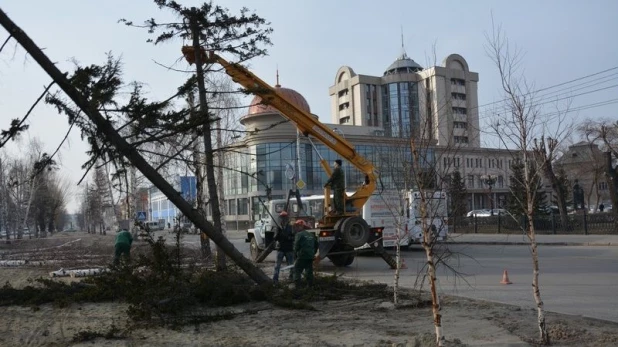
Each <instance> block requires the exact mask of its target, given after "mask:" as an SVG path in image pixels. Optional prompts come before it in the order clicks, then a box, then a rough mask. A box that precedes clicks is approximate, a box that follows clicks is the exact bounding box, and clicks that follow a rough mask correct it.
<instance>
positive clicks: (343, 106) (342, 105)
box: [339, 102, 350, 111]
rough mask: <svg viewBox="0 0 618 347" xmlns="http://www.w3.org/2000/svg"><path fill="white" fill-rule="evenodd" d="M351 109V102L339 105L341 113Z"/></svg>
mask: <svg viewBox="0 0 618 347" xmlns="http://www.w3.org/2000/svg"><path fill="white" fill-rule="evenodd" d="M348 108H350V103H349V102H344V103H343V104H341V105H339V111H342V110H345V109H348Z"/></svg>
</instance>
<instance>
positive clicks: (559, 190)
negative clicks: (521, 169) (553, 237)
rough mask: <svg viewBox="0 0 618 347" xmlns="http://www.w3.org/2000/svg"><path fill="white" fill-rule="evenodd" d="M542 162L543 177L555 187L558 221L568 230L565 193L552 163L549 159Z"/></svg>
mask: <svg viewBox="0 0 618 347" xmlns="http://www.w3.org/2000/svg"><path fill="white" fill-rule="evenodd" d="M543 164H544V167H545V177H547V178H548V179H549V182H551V184H552V186H553V187H555V188H556V195H557V196H556V198H557V200H558V201H557V203H558V210H559V211H560V223H561V224H562V229H563V230H565V231H566V230H569V229H570V228H571V226H570V225H569V217H568V214H567V202H566V200H565V198H564V196H565V195H566V194H565V191H564V187H563V186H562V184H560V182H559V180H558V177H556V174H555V173H554V169H553V167H552V163H551V162H549V160H544V163H543ZM525 165H528V164H525ZM526 177H527V176H526Z"/></svg>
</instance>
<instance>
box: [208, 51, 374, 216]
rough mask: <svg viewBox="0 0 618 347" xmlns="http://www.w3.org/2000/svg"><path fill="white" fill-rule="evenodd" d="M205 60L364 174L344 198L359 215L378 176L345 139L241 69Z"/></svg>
mask: <svg viewBox="0 0 618 347" xmlns="http://www.w3.org/2000/svg"><path fill="white" fill-rule="evenodd" d="M205 58H206V59H205V60H206V62H208V63H218V64H220V65H221V66H222V67H223V68H224V69H225V71H226V73H227V74H228V75H229V76H230V77H231V78H232V80H233V81H234V82H236V83H238V84H240V85H242V86H243V87H244V88H246V89H247V91H249V92H250V93H252V94H255V95H257V96H259V97H261V98H262V100H263V102H264V103H265V104H267V105H271V106H273V107H274V108H276V109H277V110H279V111H280V112H281V115H282V116H283V117H285V118H287V119H289V120H290V121H292V122H294V123H295V124H296V127H297V128H298V129H299V130H300V132H301V133H302V134H303V135H305V136H309V135H311V136H312V137H314V138H316V139H318V140H319V141H320V142H322V143H323V144H325V145H326V146H328V147H329V148H330V149H332V150H333V151H335V152H336V153H337V154H339V155H340V156H341V157H342V158H344V159H346V160H347V161H348V162H350V163H351V164H352V165H354V166H355V167H356V168H358V169H359V170H360V171H361V172H363V173H364V174H365V182H364V184H363V185H362V186H361V187H360V188H359V189H358V190H357V191H356V192H355V193H354V194H353V195H352V196H350V197H348V198H346V201H347V202H348V203H351V204H352V206H354V208H355V209H356V211H357V212H356V213H355V214H357V215H358V214H360V210H361V209H362V207H363V205H365V203H366V202H367V200H368V199H369V197H371V194H372V193H373V192H374V190H375V189H376V179H377V172H376V169H375V167H374V166H373V164H372V163H370V162H369V161H368V160H367V159H365V158H364V157H363V156H362V155H360V154H359V153H358V152H357V151H356V150H355V149H354V146H353V145H352V144H351V143H349V142H348V141H347V140H346V139H344V138H343V137H342V136H340V135H339V134H337V133H335V132H334V131H332V130H331V129H330V128H329V127H327V126H326V125H324V124H323V123H322V122H320V121H319V120H317V119H316V118H315V117H314V116H313V115H311V114H310V113H309V112H307V111H305V110H303V109H301V108H300V107H298V106H297V105H296V104H295V103H294V102H292V101H290V100H289V99H288V98H287V97H286V96H285V95H283V94H282V93H280V92H278V91H277V89H275V88H273V87H272V86H270V85H269V84H268V83H266V82H264V81H263V80H262V79H260V78H259V77H257V76H256V75H254V74H253V73H252V72H251V71H249V70H247V69H246V68H245V67H244V66H242V65H240V64H236V63H230V62H228V61H227V60H225V59H223V58H222V57H220V56H219V55H217V54H215V53H214V52H209V53H208V56H207V57H205ZM321 164H322V166H323V167H324V170H325V171H326V172H327V173H328V174H329V175H330V173H331V170H330V167H329V166H328V163H327V162H326V161H325V160H324V159H322V161H321ZM326 196H327V197H328V196H330V193H329V194H326Z"/></svg>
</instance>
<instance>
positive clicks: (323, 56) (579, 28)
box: [0, 0, 618, 211]
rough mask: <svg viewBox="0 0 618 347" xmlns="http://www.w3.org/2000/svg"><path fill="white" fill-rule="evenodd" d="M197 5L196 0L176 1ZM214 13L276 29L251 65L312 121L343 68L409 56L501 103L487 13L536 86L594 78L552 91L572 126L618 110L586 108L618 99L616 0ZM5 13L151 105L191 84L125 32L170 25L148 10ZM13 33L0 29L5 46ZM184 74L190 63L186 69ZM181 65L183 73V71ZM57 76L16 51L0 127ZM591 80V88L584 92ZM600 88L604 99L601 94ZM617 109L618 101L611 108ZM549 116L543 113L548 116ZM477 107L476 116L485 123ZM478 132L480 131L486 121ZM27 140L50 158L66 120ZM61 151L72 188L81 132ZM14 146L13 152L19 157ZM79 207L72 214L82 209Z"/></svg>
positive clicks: (375, 69) (378, 67)
mask: <svg viewBox="0 0 618 347" xmlns="http://www.w3.org/2000/svg"><path fill="white" fill-rule="evenodd" d="M180 2H181V3H183V4H187V5H191V4H196V5H199V4H200V3H201V2H199V1H182V0H181V1H180ZM216 3H219V4H222V5H224V6H227V7H228V8H230V10H232V12H233V13H237V11H238V9H239V8H240V7H241V6H247V7H248V8H249V9H251V10H255V12H256V13H257V14H258V15H260V16H262V17H264V18H265V19H267V20H268V21H270V22H271V26H272V27H273V29H274V33H273V35H272V41H273V44H274V45H273V46H272V47H270V48H269V55H268V56H267V57H263V58H259V59H255V60H253V61H251V63H250V68H251V69H252V71H253V72H254V73H256V74H257V75H258V76H260V77H261V78H263V79H264V80H266V81H267V82H270V83H272V84H274V82H275V71H276V68H277V66H278V68H279V74H280V82H281V84H282V86H284V87H288V88H292V89H295V90H297V91H298V92H300V93H301V94H302V95H303V96H304V97H305V98H306V99H307V101H308V102H309V105H310V107H311V110H312V112H313V113H315V114H317V115H319V116H320V119H321V120H322V121H323V122H330V119H331V117H330V114H329V107H330V106H329V105H330V100H329V96H328V87H329V86H331V85H333V83H334V79H335V73H336V71H337V69H338V68H339V67H341V66H342V65H348V66H350V67H352V68H353V69H354V70H355V71H356V73H359V74H366V75H375V76H380V75H382V73H383V72H384V70H385V69H386V67H388V65H390V64H391V63H392V62H393V61H394V60H395V59H396V58H397V57H398V55H399V54H400V52H401V28H402V27H403V34H404V44H405V49H406V51H407V53H408V56H410V57H411V58H412V59H414V60H415V61H417V62H418V63H419V64H421V65H422V66H427V65H432V64H433V58H431V55H432V53H431V52H432V46H433V45H434V43H435V45H436V53H437V60H438V62H441V61H442V59H444V58H445V57H446V56H447V55H448V54H451V53H458V54H460V55H462V56H463V57H464V58H465V59H466V60H467V62H468V64H469V67H470V69H471V70H472V71H474V72H478V73H479V77H480V82H479V104H480V105H483V104H487V103H491V102H493V101H496V100H499V99H500V94H499V84H498V75H497V72H496V68H495V66H494V65H492V62H491V60H490V59H489V58H488V56H487V54H486V53H485V49H484V45H485V44H486V39H485V33H487V32H489V31H490V30H491V12H492V11H493V15H494V18H495V21H496V22H497V23H500V24H501V25H502V27H503V29H504V30H505V32H506V34H507V35H508V37H509V39H510V40H511V41H512V42H514V43H516V44H517V45H518V47H519V48H521V49H522V50H523V51H524V52H525V56H524V58H523V61H522V67H523V68H524V69H525V73H526V76H527V78H528V80H529V81H532V82H534V83H535V85H536V86H537V87H538V88H543V87H549V86H554V85H556V84H559V83H562V82H566V81H570V80H573V79H576V78H579V77H584V76H588V75H591V74H595V73H598V72H601V71H604V70H608V69H612V68H614V69H613V70H609V71H607V72H604V73H601V74H599V75H596V78H598V79H597V80H596V82H595V81H592V80H590V79H589V80H581V81H579V82H575V83H571V84H567V85H565V86H563V87H560V88H556V89H554V91H555V93H556V96H557V97H562V96H567V95H571V96H572V95H577V94H581V93H586V94H584V95H579V96H575V97H574V98H573V104H572V107H580V106H584V108H582V109H581V110H580V111H579V112H576V113H573V116H574V117H576V119H582V120H583V119H585V118H601V117H608V118H613V119H618V112H617V111H618V103H612V104H608V105H605V106H602V107H594V108H585V106H587V105H595V104H598V103H600V102H606V101H612V100H614V99H616V98H618V95H617V93H616V92H617V91H618V88H617V86H618V69H615V68H616V67H618V40H617V39H616V36H617V33H618V21H617V20H616V14H618V1H615V0H606V1H602V0H590V1H575V0H559V1H549V0H544V1H538V0H533V1H529V0H525V1H523V0H519V1H481V0H475V1H455V0H453V1H444V0H442V1H409V0H408V1H406V0H383V1H366V0H337V1H332V0H329V1H326V0H311V1H309V0H288V1H283V0H279V1H276V0H268V1H267V0H244V1H240V0H226V1H217V2H216ZM0 8H2V10H3V11H5V12H7V13H8V15H9V16H10V17H11V18H12V19H13V20H14V21H15V22H16V23H17V24H18V25H19V26H20V27H21V28H22V29H23V30H24V31H25V32H26V33H27V34H28V35H30V37H31V38H32V39H33V40H34V41H35V43H37V44H38V45H39V47H43V48H45V52H46V54H47V55H48V56H49V57H50V59H51V60H52V61H54V62H57V63H58V66H59V67H60V68H61V70H64V71H69V70H70V69H71V66H72V64H71V60H72V59H75V60H77V61H79V62H81V63H82V64H91V63H102V62H103V61H104V59H105V54H106V52H109V51H111V52H113V53H114V54H115V55H122V58H123V63H124V70H125V72H126V75H125V79H126V80H137V81H141V82H144V83H146V84H147V88H146V90H147V91H148V92H149V93H150V95H149V97H150V98H151V99H155V100H156V99H162V98H166V97H167V96H169V95H170V94H171V93H172V92H173V91H174V89H175V88H176V87H177V86H178V85H179V83H180V82H181V81H183V80H184V78H185V77H186V76H183V75H180V74H178V73H175V72H169V71H166V70H164V69H163V68H161V67H159V66H157V65H156V64H155V63H154V61H155V60H156V61H158V62H160V63H163V64H169V65H172V64H174V63H175V62H176V61H177V60H178V58H179V57H180V47H181V46H182V42H178V41H177V42H174V43H167V44H163V45H160V46H152V45H151V44H149V43H146V39H147V38H148V37H149V36H148V34H147V33H146V31H145V30H143V29H136V28H129V27H126V26H124V25H122V24H119V23H118V20H119V19H120V18H126V19H129V20H133V21H134V22H136V23H141V22H142V21H143V20H145V19H148V18H151V17H154V18H157V19H162V20H165V19H170V18H171V17H170V15H171V14H170V13H169V12H166V11H160V10H159V9H158V8H157V7H156V6H155V5H154V3H153V2H152V1H148V0H132V1H128V0H106V1H83V0H58V1H49V0H1V1H0ZM6 37H7V33H6V32H5V31H4V30H3V29H0V44H1V43H2V42H4V40H5V39H6ZM182 64H184V63H182ZM184 66H185V65H180V67H181V68H182V67H184ZM50 81H51V80H50V78H49V77H48V76H47V75H46V74H45V73H44V72H43V71H42V70H41V69H40V68H39V67H38V65H37V64H36V63H35V62H34V61H33V60H32V59H30V58H28V57H27V56H26V54H25V52H24V50H23V49H21V48H19V47H16V46H15V44H14V41H12V42H11V44H9V46H7V47H6V48H5V49H4V50H3V51H2V52H1V53H0V129H6V128H7V125H8V122H9V120H10V119H12V118H18V117H22V116H23V115H24V114H25V112H26V111H27V110H28V108H29V107H30V106H31V104H32V103H33V101H34V100H35V99H36V98H37V97H38V96H39V94H40V93H41V92H42V91H43V88H44V85H46V84H48V83H49V82H50ZM586 81H589V82H590V83H588V84H584V82H586ZM603 88H605V89H604V90H598V91H596V90H597V89H603ZM616 100H618V99H616ZM549 111H551V110H548V112H549ZM487 112H489V109H488V108H487V109H486V110H485V109H483V108H482V109H481V117H482V118H483V117H486V119H488V118H487V117H489V116H488V115H486V113H487ZM481 123H482V122H481ZM29 124H30V131H29V134H28V135H27V136H31V137H38V138H40V139H41V140H42V142H43V143H44V144H45V147H46V150H47V151H52V150H53V149H54V148H55V147H56V146H57V145H58V143H59V142H60V141H61V139H62V137H63V136H64V133H65V132H66V130H67V129H68V123H67V120H66V118H65V117H64V116H60V115H58V114H57V113H56V112H55V111H54V110H53V109H51V108H50V107H48V106H46V105H43V104H41V105H40V106H39V107H37V108H36V110H35V112H34V113H33V115H32V116H31V117H30V118H29ZM69 138H70V142H69V143H67V144H66V145H65V146H64V147H63V149H62V152H61V157H60V159H61V170H62V172H63V174H66V175H67V176H68V177H70V178H71V180H73V181H75V183H76V182H77V180H78V179H79V178H80V177H81V176H82V174H83V171H82V170H81V168H80V167H81V164H82V163H83V162H84V161H85V160H86V155H85V153H84V152H85V150H86V148H87V146H86V144H85V143H83V142H82V141H81V140H80V135H79V133H78V132H77V131H76V132H74V133H72V134H71V135H70V137H69ZM19 148H20V146H19V145H15V144H12V145H11V146H10V147H9V150H10V151H12V152H16V151H19ZM76 206H77V204H76V203H75V202H72V203H71V204H70V205H69V210H70V211H73V210H75V208H76Z"/></svg>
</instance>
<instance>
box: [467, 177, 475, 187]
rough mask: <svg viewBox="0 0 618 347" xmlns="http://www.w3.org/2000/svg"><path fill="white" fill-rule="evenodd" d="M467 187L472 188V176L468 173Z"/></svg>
mask: <svg viewBox="0 0 618 347" xmlns="http://www.w3.org/2000/svg"><path fill="white" fill-rule="evenodd" d="M468 188H474V176H473V175H468Z"/></svg>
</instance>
